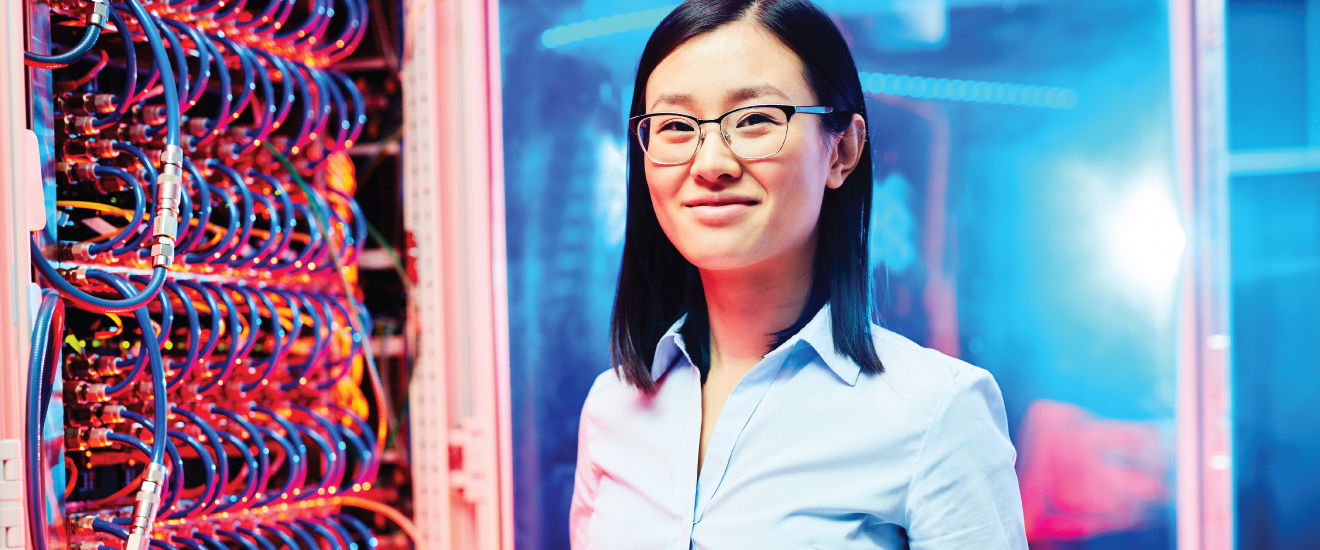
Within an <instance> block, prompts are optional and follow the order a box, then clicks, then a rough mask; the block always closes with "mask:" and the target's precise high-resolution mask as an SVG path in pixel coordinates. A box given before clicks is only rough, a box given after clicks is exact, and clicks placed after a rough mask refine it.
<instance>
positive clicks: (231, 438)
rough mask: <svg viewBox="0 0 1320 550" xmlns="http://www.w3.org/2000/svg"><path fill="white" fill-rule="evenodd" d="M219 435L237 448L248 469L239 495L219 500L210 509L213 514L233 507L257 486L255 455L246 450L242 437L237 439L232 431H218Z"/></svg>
mask: <svg viewBox="0 0 1320 550" xmlns="http://www.w3.org/2000/svg"><path fill="white" fill-rule="evenodd" d="M220 437H223V438H225V440H226V441H228V442H229V444H230V445H233V446H234V448H236V449H238V454H240V455H242V456H243V462H245V463H246V464H247V467H248V469H247V476H245V477H246V479H245V480H244V481H243V492H242V494H241V495H240V496H234V495H230V496H229V501H228V502H221V503H220V504H219V505H218V506H216V507H215V508H213V509H212V510H211V513H213V514H214V513H217V512H223V511H225V510H228V509H230V508H233V507H234V506H235V505H237V504H238V503H239V502H241V499H242V498H244V497H246V496H247V495H248V494H250V493H251V492H252V491H253V490H254V489H255V488H256V486H257V478H256V477H255V476H256V474H257V467H258V466H257V459H256V457H254V456H252V451H249V450H248V448H247V445H244V444H243V440H242V439H239V437H238V436H236V435H234V434H232V433H229V432H220Z"/></svg>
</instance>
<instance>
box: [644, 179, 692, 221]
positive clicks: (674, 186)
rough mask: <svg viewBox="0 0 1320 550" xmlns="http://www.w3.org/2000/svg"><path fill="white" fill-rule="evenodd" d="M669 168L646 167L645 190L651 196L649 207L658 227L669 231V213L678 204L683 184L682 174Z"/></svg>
mask: <svg viewBox="0 0 1320 550" xmlns="http://www.w3.org/2000/svg"><path fill="white" fill-rule="evenodd" d="M666 168H669V167H660V166H647V167H646V188H647V192H649V193H650V195H651V207H652V208H653V209H654V210H655V215H656V217H657V218H658V219H659V220H660V227H661V228H663V229H664V230H665V231H666V232H668V231H669V230H670V227H671V224H670V219H671V218H672V216H671V212H672V209H673V208H675V207H676V206H677V204H678V190H679V188H680V187H681V186H682V184H683V179H682V174H681V173H677V172H675V171H674V170H667V169H666Z"/></svg>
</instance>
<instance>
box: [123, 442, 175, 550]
mask: <svg viewBox="0 0 1320 550" xmlns="http://www.w3.org/2000/svg"><path fill="white" fill-rule="evenodd" d="M164 486H165V467H164V466H162V465H160V464H156V463H154V462H153V463H151V465H150V466H147V471H146V474H144V475H143V480H142V487H141V488H139V489H138V493H137V500H136V502H135V503H134V504H133V523H132V524H131V529H130V531H129V533H128V540H127V541H125V542H124V550H148V548H149V546H150V544H151V525H152V524H153V523H155V522H156V512H158V511H159V510H160V495H161V490H162V489H163V488H164Z"/></svg>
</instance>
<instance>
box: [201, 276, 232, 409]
mask: <svg viewBox="0 0 1320 550" xmlns="http://www.w3.org/2000/svg"><path fill="white" fill-rule="evenodd" d="M201 284H202V285H204V286H205V287H206V288H207V289H209V290H211V292H212V293H214V294H215V295H216V296H217V297H219V298H220V301H221V302H223V303H224V305H225V307H224V309H225V332H228V333H229V349H227V350H225V358H224V360H223V361H222V362H221V364H220V372H218V373H216V375H215V376H214V377H212V378H211V380H210V381H209V382H206V383H205V384H202V385H201V386H200V387H198V388H197V393H199V394H200V393H206V392H208V391H210V390H211V388H214V387H215V386H216V385H217V384H219V383H220V381H221V380H224V379H225V377H227V376H229V373H230V372H231V371H232V370H233V369H234V365H235V364H236V363H235V362H236V361H237V360H238V350H239V347H240V342H239V338H241V337H242V333H241V331H240V329H241V327H240V326H239V323H238V308H237V307H236V306H235V305H234V300H233V298H231V297H230V296H229V291H228V290H226V289H225V288H223V287H221V286H220V285H217V284H215V283H201ZM211 311H212V312H213V313H212V314H213V315H215V314H216V313H215V312H216V310H214V309H212V310H211ZM212 370H214V369H212Z"/></svg>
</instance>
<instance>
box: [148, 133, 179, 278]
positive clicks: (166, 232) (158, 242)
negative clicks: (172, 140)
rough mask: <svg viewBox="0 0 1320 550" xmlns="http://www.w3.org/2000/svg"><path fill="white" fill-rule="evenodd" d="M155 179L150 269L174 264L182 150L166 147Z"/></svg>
mask: <svg viewBox="0 0 1320 550" xmlns="http://www.w3.org/2000/svg"><path fill="white" fill-rule="evenodd" d="M160 162H161V170H160V175H159V176H158V177H157V178H156V214H155V215H154V216H152V217H151V265H152V267H169V266H170V265H171V264H173V263H174V238H175V237H177V236H178V234H179V202H180V201H181V200H183V149H182V148H181V147H179V146H178V145H166V146H165V150H164V151H163V152H161V154H160Z"/></svg>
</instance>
